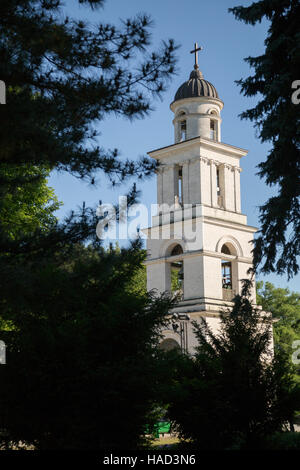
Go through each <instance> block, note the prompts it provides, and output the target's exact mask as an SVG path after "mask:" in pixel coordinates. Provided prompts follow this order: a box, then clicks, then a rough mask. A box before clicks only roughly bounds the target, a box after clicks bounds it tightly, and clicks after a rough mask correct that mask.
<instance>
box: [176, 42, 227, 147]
mask: <svg viewBox="0 0 300 470" xmlns="http://www.w3.org/2000/svg"><path fill="white" fill-rule="evenodd" d="M202 49H203V48H202V47H198V45H197V43H195V48H194V49H193V50H192V51H190V52H191V53H193V54H195V64H194V70H193V71H192V72H191V74H190V77H189V79H188V80H187V81H186V82H184V83H182V85H180V87H179V88H178V90H177V91H176V93H175V97H174V101H173V102H172V103H171V104H170V108H171V110H172V111H173V113H174V119H173V124H174V138H175V143H177V142H181V141H183V140H189V139H193V138H194V137H203V138H204V139H211V140H215V141H217V142H220V141H221V121H222V120H221V111H222V108H223V105H224V103H223V101H222V100H221V99H220V98H219V94H218V92H217V90H216V88H215V87H214V85H212V84H211V83H210V82H209V81H207V80H205V79H204V78H203V74H202V72H201V71H200V70H199V67H198V55H197V53H198V51H200V50H202Z"/></svg>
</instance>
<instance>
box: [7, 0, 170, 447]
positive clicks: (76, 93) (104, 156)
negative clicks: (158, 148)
mask: <svg viewBox="0 0 300 470" xmlns="http://www.w3.org/2000/svg"><path fill="white" fill-rule="evenodd" d="M79 3H84V4H86V6H87V7H92V8H95V9H96V8H97V7H100V6H102V5H103V3H104V1H103V0H87V1H84V0H79ZM62 5H63V2H62V1H60V0H46V1H45V0H3V1H2V2H1V4H0V78H1V80H4V81H5V83H6V90H7V98H6V103H7V104H6V105H5V106H1V107H0V123H1V125H0V139H1V148H0V165H1V168H0V177H1V183H2V187H1V192H0V213H1V215H2V218H1V220H0V289H1V299H0V329H1V331H0V338H1V340H4V341H5V343H6V345H7V365H6V366H5V367H2V368H1V369H0V374H1V387H0V388H1V391H0V395H1V397H0V428H1V438H2V440H3V442H6V443H7V442H18V441H19V440H22V441H25V442H28V443H33V444H34V445H35V446H36V447H37V448H43V449H45V448H60V449H66V448H80V449H86V448H98V449H99V448H104V447H106V448H108V447H110V448H133V447H136V446H138V445H139V444H141V443H142V442H143V431H144V428H145V425H146V424H149V423H150V421H151V419H152V418H151V413H152V402H153V401H154V400H155V393H156V381H157V377H158V375H159V373H158V360H157V358H156V357H157V356H156V353H155V351H156V350H155V345H156V343H157V340H158V335H159V333H158V331H159V328H160V327H161V326H162V324H163V321H164V316H165V314H166V312H167V311H168V308H169V307H170V305H171V303H170V301H169V299H167V298H166V297H165V296H162V297H161V298H159V299H156V300H155V299H153V297H152V296H151V295H150V294H147V293H146V292H144V291H139V292H135V293H134V294H133V293H131V292H130V289H129V288H128V285H129V284H130V281H131V279H132V278H133V276H134V275H135V273H137V272H138V270H139V269H141V264H142V261H143V259H144V254H143V253H142V252H141V246H140V243H139V242H136V243H133V244H131V245H130V247H129V248H128V249H122V250H121V251H120V250H117V253H116V252H115V250H113V249H112V250H109V252H106V251H105V250H104V249H103V247H102V246H101V241H100V240H99V239H98V238H97V236H96V226H97V222H98V219H97V217H96V213H95V210H93V209H91V208H86V207H85V206H84V205H83V207H82V209H81V210H79V211H78V212H77V213H75V212H73V213H71V214H70V216H68V217H67V218H66V219H65V220H64V221H63V222H61V223H57V222H56V220H55V219H54V217H53V215H54V214H53V210H54V209H55V208H56V207H57V201H56V199H55V196H54V194H53V193H52V192H51V190H50V189H49V188H48V189H47V187H46V186H45V177H46V176H47V174H48V173H47V172H48V171H49V170H50V171H51V170H54V169H55V170H58V171H67V172H69V173H70V174H72V175H74V176H77V177H80V178H85V179H87V180H89V181H90V182H91V183H94V182H95V178H96V177H98V176H99V172H100V174H101V173H102V174H105V175H106V176H107V177H108V178H109V179H110V181H111V183H112V184H115V183H116V182H122V181H123V180H124V179H125V178H126V177H129V176H135V177H143V176H147V175H148V174H150V173H151V172H152V170H153V168H154V167H153V163H151V162H150V161H149V159H147V158H143V159H142V160H141V161H134V159H133V158H126V159H123V160H122V159H120V158H119V153H118V150H116V149H113V150H105V149H103V148H102V147H101V145H99V144H98V143H97V141H96V137H97V132H96V130H95V127H96V125H98V124H99V122H100V121H101V120H103V119H104V118H106V117H109V115H110V114H111V113H114V114H116V115H121V116H126V117H128V118H129V119H133V118H135V117H142V116H145V115H146V114H147V113H148V112H149V111H150V108H151V102H152V99H153V97H155V96H160V95H161V93H162V92H163V90H164V89H165V86H166V83H167V81H168V80H169V78H170V77H171V75H172V72H173V70H174V65H175V59H174V52H175V47H174V44H173V42H172V41H169V42H168V43H163V45H162V48H161V50H160V51H158V52H151V51H149V45H150V26H151V21H150V19H149V18H148V17H147V16H145V15H141V16H137V17H135V18H133V19H128V20H126V21H124V22H122V23H121V26H120V27H119V28H118V27H115V26H114V25H111V24H99V25H97V27H96V26H93V27H90V26H89V25H88V24H85V23H84V22H83V21H76V20H73V19H71V18H67V17H66V15H65V12H64V10H63V9H62ZM27 169H28V171H27ZM23 170H24V171H23ZM18 188H20V191H19V196H20V199H19V201H20V202H21V205H20V207H19V212H18V208H17V207H15V205H14V202H17V201H16V200H15V199H14V196H15V194H16V192H17V190H18ZM137 194H138V192H137V190H136V188H135V186H134V187H133V188H132V190H131V191H130V192H129V195H128V196H129V201H128V205H130V204H131V203H132V202H133V201H134V200H135V199H136V197H137ZM31 198H32V199H31ZM35 202H37V205H38V206H39V204H40V206H39V210H38V211H37V213H36V217H34V214H32V207H33V205H34V204H35ZM47 205H48V209H47ZM9 206H10V207H11V208H12V209H13V212H10V211H9V210H7V208H8V207H9ZM29 213H30V214H31V215H32V218H31V220H30V219H29V218H27V215H28V214H29ZM20 218H21V219H22V222H24V223H22V224H19V226H18V229H17V230H15V231H14V230H12V227H15V225H14V221H15V220H19V219H20ZM27 221H28V223H27Z"/></svg>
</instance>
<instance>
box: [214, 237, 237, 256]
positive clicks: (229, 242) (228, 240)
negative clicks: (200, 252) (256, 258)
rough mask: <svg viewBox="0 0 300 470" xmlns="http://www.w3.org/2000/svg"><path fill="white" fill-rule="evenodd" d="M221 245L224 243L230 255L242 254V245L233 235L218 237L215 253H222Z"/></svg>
mask: <svg viewBox="0 0 300 470" xmlns="http://www.w3.org/2000/svg"><path fill="white" fill-rule="evenodd" d="M223 245H226V247H227V248H228V250H229V252H230V254H231V255H233V256H238V257H240V256H243V251H242V247H241V245H240V243H239V242H238V241H237V240H236V239H235V238H234V237H231V236H225V237H222V238H220V240H219V241H218V243H217V245H216V252H217V253H222V248H223ZM223 253H225V251H224V249H223ZM225 254H227V253H225Z"/></svg>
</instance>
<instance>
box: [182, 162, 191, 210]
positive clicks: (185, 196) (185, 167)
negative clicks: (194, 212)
mask: <svg viewBox="0 0 300 470" xmlns="http://www.w3.org/2000/svg"><path fill="white" fill-rule="evenodd" d="M189 163H190V162H189V160H187V161H185V162H183V164H182V202H183V204H189V203H190V198H189Z"/></svg>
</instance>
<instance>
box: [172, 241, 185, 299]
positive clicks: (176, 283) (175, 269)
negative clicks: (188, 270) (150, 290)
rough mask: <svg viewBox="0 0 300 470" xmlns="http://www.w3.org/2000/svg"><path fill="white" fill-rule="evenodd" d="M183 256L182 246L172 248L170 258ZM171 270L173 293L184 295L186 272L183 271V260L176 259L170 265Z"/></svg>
mask: <svg viewBox="0 0 300 470" xmlns="http://www.w3.org/2000/svg"><path fill="white" fill-rule="evenodd" d="M182 254H183V250H182V247H181V245H179V244H178V245H175V246H174V247H173V248H172V251H171V253H170V256H179V255H182ZM170 270H171V276H170V277H171V292H173V293H174V294H178V295H181V296H182V295H183V282H184V271H183V259H176V260H174V261H172V262H171V263H170Z"/></svg>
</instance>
